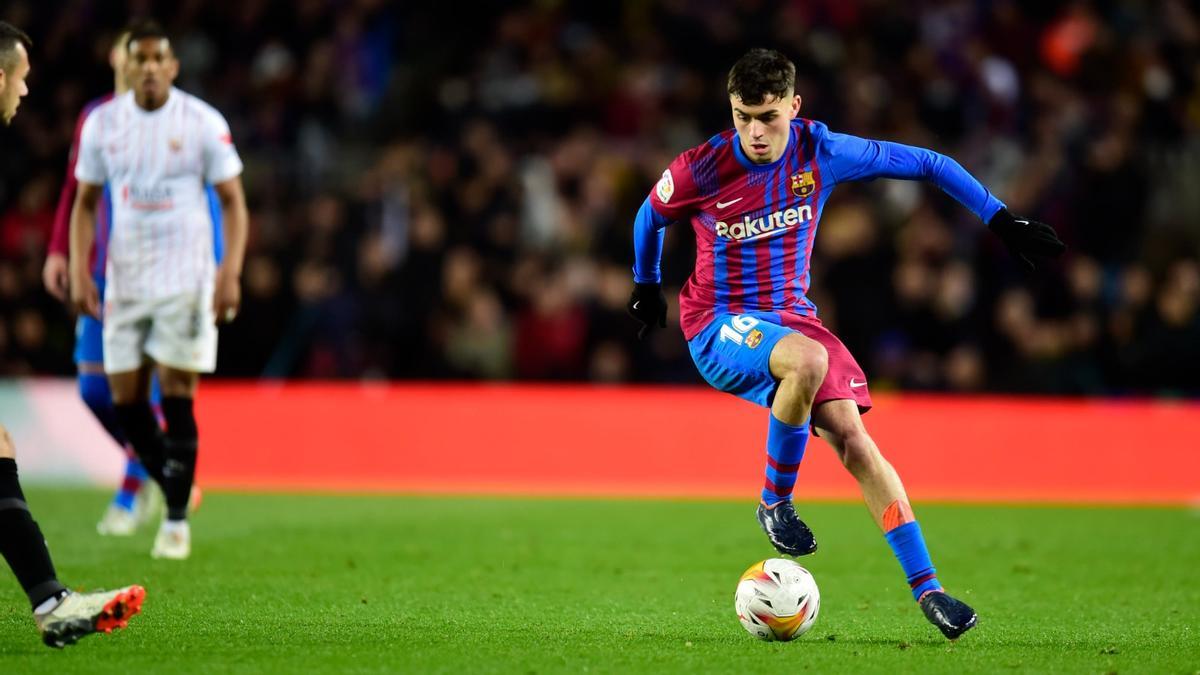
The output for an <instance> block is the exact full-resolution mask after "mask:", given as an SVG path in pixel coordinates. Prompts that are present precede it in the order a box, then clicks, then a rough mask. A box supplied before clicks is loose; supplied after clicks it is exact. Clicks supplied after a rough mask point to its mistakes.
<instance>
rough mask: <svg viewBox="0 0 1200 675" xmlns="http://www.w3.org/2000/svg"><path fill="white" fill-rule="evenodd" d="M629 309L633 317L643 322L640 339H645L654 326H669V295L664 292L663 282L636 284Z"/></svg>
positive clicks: (630, 298)
mask: <svg viewBox="0 0 1200 675" xmlns="http://www.w3.org/2000/svg"><path fill="white" fill-rule="evenodd" d="M628 309H629V314H630V315H631V316H632V317H633V318H635V319H637V320H638V321H641V322H642V327H641V329H639V330H638V339H639V340H645V339H646V334H647V333H649V332H650V330H651V329H652V328H655V327H658V328H666V327H667V296H666V295H664V294H663V290H662V284H634V285H633V295H631V296H629V306H628Z"/></svg>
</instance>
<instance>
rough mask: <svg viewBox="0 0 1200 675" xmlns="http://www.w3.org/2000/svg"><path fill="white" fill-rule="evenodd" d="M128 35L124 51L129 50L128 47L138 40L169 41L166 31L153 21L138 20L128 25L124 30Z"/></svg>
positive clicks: (169, 37)
mask: <svg viewBox="0 0 1200 675" xmlns="http://www.w3.org/2000/svg"><path fill="white" fill-rule="evenodd" d="M125 31H126V32H128V33H129V37H127V38H125V49H126V51H128V50H129V47H130V45H132V44H133V43H134V42H137V41H138V40H145V39H146V38H151V39H155V40H168V41H169V40H170V39H171V36H169V35H167V31H166V29H165V28H163V27H162V24H160V23H159V22H157V21H155V20H154V19H139V20H137V21H134V22H133V23H131V24H129V26H127V27H126V28H125Z"/></svg>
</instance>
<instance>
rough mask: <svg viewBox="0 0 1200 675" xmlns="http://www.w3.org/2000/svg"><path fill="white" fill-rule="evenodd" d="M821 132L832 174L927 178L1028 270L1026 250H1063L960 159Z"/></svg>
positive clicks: (1050, 253) (1044, 253) (1048, 253)
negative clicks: (1013, 210)
mask: <svg viewBox="0 0 1200 675" xmlns="http://www.w3.org/2000/svg"><path fill="white" fill-rule="evenodd" d="M827 138H828V141H829V145H830V146H831V147H832V148H834V151H833V152H832V153H831V156H830V158H829V160H830V161H829V162H828V164H829V166H830V169H831V170H832V171H833V172H834V178H835V180H838V181H843V180H864V179H871V178H900V179H906V180H925V181H929V182H932V183H934V184H935V185H937V186H938V187H939V188H941V189H942V190H943V191H944V192H946V193H947V194H949V195H950V196H951V197H953V198H954V199H956V200H957V201H958V202H959V203H960V204H962V205H963V206H965V207H967V208H968V209H970V211H971V212H972V213H974V214H975V215H976V216H978V217H979V219H980V220H982V221H983V222H985V223H987V225H988V228H989V229H991V230H992V232H994V233H996V235H997V236H999V237H1000V239H1001V240H1002V241H1003V242H1004V244H1005V246H1007V247H1008V250H1009V252H1010V253H1012V255H1013V256H1014V257H1016V258H1017V259H1018V260H1020V261H1021V263H1022V264H1023V265H1024V266H1025V267H1026V268H1028V269H1030V270H1032V269H1034V265H1033V261H1032V260H1031V258H1030V256H1038V257H1055V256H1058V255H1060V254H1062V252H1063V251H1065V250H1066V246H1065V245H1064V244H1063V243H1062V241H1060V240H1059V238H1058V234H1057V233H1056V232H1055V231H1054V228H1052V227H1050V226H1049V225H1047V224H1046V223H1041V222H1038V221H1035V220H1029V219H1026V218H1018V217H1016V216H1014V215H1013V214H1012V213H1010V212H1009V210H1008V208H1007V207H1006V206H1005V205H1004V203H1003V202H1001V201H1000V200H999V199H996V197H995V196H994V195H992V193H991V192H989V191H988V189H987V188H986V187H984V186H983V184H982V183H980V182H979V181H978V180H977V179H976V178H975V177H974V176H972V175H971V174H970V173H969V172H968V171H967V170H966V169H964V168H963V167H962V165H961V164H959V163H958V162H956V161H954V160H953V159H952V158H950V157H947V156H946V155H943V154H941V153H938V152H934V151H933V150H928V149H926V148H918V147H915V146H911V145H904V144H902V143H892V142H888V141H875V140H868V139H864V138H858V137H856V136H849V135H846V134H832V133H831V134H829V135H828V137H827Z"/></svg>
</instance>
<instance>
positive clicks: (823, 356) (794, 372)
mask: <svg viewBox="0 0 1200 675" xmlns="http://www.w3.org/2000/svg"><path fill="white" fill-rule="evenodd" d="M828 370H829V354H828V352H826V351H825V347H824V346H822V345H821V343H819V342H816V341H814V340H803V341H801V342H798V343H797V344H796V345H795V347H794V349H793V350H792V353H791V354H789V358H788V360H787V365H786V366H785V368H784V371H785V372H784V374H783V376H784V378H793V379H795V380H796V381H797V382H798V383H799V384H800V385H801V386H802V387H804V388H805V389H808V390H811V391H814V392H815V391H816V390H817V388H818V387H820V386H821V383H822V382H824V381H825V373H826V372H827V371H828Z"/></svg>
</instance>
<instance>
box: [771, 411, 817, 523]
mask: <svg viewBox="0 0 1200 675" xmlns="http://www.w3.org/2000/svg"><path fill="white" fill-rule="evenodd" d="M808 429H809V426H808V421H807V420H806V421H805V422H804V424H801V425H800V426H798V427H794V426H792V425H790V424H785V423H784V422H780V421H779V420H778V419H776V418H775V415H774V413H772V414H771V423H770V425H769V426H768V427H767V479H766V481H765V482H764V483H763V490H762V501H763V503H764V504H766V505H767V506H774V505H775V504H778V503H779V502H781V501H784V500H785V499H791V498H792V488H794V487H795V486H796V474H797V473H798V472H799V471H800V460H802V459H804V446H805V445H807V444H808Z"/></svg>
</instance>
